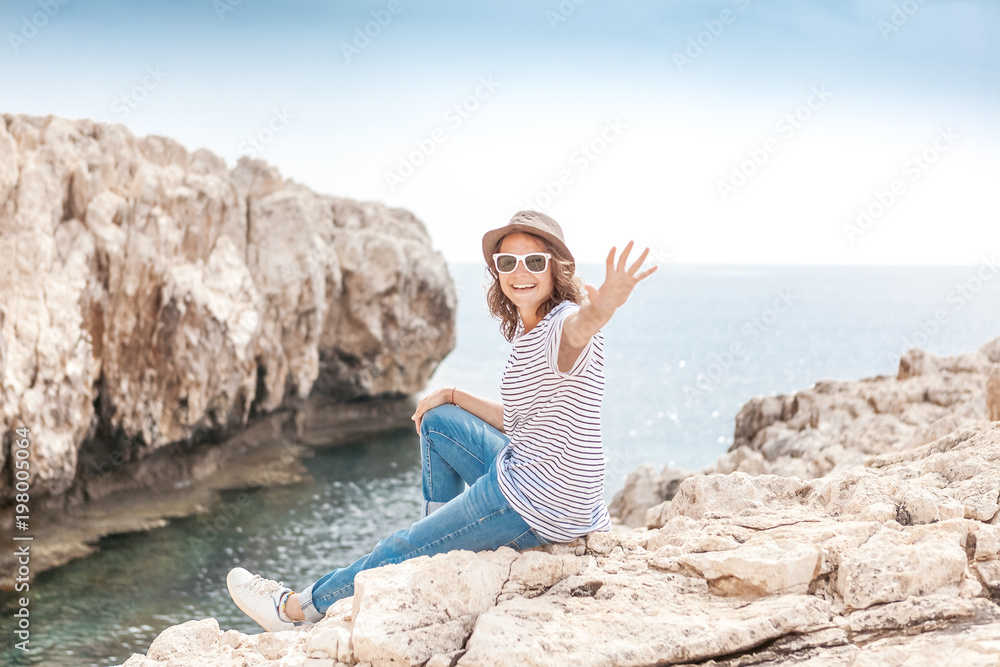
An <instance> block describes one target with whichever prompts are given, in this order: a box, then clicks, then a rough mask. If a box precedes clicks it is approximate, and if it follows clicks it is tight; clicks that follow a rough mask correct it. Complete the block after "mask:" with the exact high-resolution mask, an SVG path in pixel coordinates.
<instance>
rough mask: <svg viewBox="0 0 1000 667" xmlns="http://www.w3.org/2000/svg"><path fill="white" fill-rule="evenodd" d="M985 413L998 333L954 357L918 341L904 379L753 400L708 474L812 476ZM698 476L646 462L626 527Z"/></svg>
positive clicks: (622, 514) (999, 393)
mask: <svg viewBox="0 0 1000 667" xmlns="http://www.w3.org/2000/svg"><path fill="white" fill-rule="evenodd" d="M981 420H992V421H998V420H1000V338H997V339H995V340H993V341H990V342H988V343H986V344H985V345H983V346H982V347H980V348H979V350H977V351H976V352H973V353H969V354H962V355H958V356H954V357H939V356H936V355H934V354H933V353H931V352H927V351H925V350H921V349H919V348H914V349H911V350H909V351H908V352H907V353H906V354H904V355H903V356H902V357H901V358H900V361H899V372H898V374H897V376H896V377H886V376H881V375H880V376H877V377H874V378H866V379H863V380H856V381H852V380H822V381H820V382H817V383H815V384H814V385H813V386H812V387H811V388H809V389H805V390H803V391H799V392H796V393H794V394H790V395H784V394H781V395H777V396H761V397H756V398H752V399H750V400H749V401H747V403H746V404H745V405H744V406H743V408H742V409H741V410H740V411H739V413H738V414H737V415H736V425H735V435H734V438H733V445H732V447H730V448H729V452H728V453H726V454H725V455H724V456H722V457H720V458H719V460H718V461H716V462H715V463H714V464H713V465H711V466H709V467H708V468H706V469H705V470H702V471H701V472H702V473H703V474H709V473H713V472H720V473H728V472H735V471H742V472H748V473H750V474H754V475H760V474H765V473H769V474H775V475H784V476H795V477H799V478H801V479H813V478H815V477H822V476H823V475H827V474H829V473H831V472H835V471H839V470H844V469H847V468H851V467H856V466H861V465H864V462H865V460H866V459H867V458H868V457H870V456H873V455H876V454H886V453H890V452H897V451H902V450H907V449H910V448H913V447H916V446H918V445H922V444H924V443H927V442H931V441H932V440H935V439H937V438H939V437H941V436H943V435H945V434H947V433H949V432H951V431H954V430H955V429H958V428H960V427H962V426H967V425H971V424H975V423H977V422H978V421H981ZM692 474H694V473H692V472H691V471H688V470H680V469H674V468H669V467H667V468H664V469H663V470H662V471H660V472H659V473H657V471H656V469H655V468H654V467H652V466H650V465H648V464H647V465H646V466H642V467H640V468H638V469H636V470H635V471H633V472H632V473H631V474H630V475H629V478H628V479H627V480H626V482H625V486H624V488H623V489H622V490H621V491H619V492H618V493H617V494H616V496H615V498H614V499H613V501H612V503H611V504H610V506H609V510H610V511H611V514H612V516H613V517H614V518H615V519H616V520H617V521H619V522H621V523H623V524H625V525H626V526H642V525H645V517H646V511H647V510H648V509H649V508H651V507H654V506H655V505H658V504H660V503H662V502H665V501H668V500H670V499H671V498H672V497H673V494H674V493H675V492H676V489H677V486H678V484H679V483H680V481H681V480H683V479H684V478H685V477H688V476H690V475H692Z"/></svg>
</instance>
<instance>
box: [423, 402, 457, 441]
mask: <svg viewBox="0 0 1000 667" xmlns="http://www.w3.org/2000/svg"><path fill="white" fill-rule="evenodd" d="M457 409H458V408H457V407H455V406H454V405H452V404H451V403H444V404H443V405H438V406H436V407H433V408H431V409H430V410H428V411H427V412H425V413H424V416H423V417H421V418H420V433H421V434H422V435H424V436H426V435H428V434H429V433H430V432H431V431H441V430H442V428H443V426H444V423H445V421H447V419H448V418H449V416H452V417H453V416H454V414H453V411H454V410H457Z"/></svg>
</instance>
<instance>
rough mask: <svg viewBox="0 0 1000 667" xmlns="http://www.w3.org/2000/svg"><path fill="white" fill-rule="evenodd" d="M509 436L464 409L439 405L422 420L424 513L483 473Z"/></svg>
mask: <svg viewBox="0 0 1000 667" xmlns="http://www.w3.org/2000/svg"><path fill="white" fill-rule="evenodd" d="M508 442H509V438H508V437H507V436H505V435H504V434H503V433H501V432H500V431H498V430H496V429H495V428H493V427H492V426H490V425H489V424H487V423H486V422H484V421H483V420H482V419H480V418H479V417H476V416H475V415H473V414H472V413H470V412H467V411H465V410H463V409H462V408H460V407H458V406H455V405H451V404H445V405H439V406H438V407H436V408H432V409H430V410H428V411H427V412H426V413H425V414H424V416H423V419H422V420H421V422H420V456H421V467H422V469H423V494H424V505H423V513H422V516H425V517H426V516H427V515H428V514H430V513H431V512H433V511H435V510H437V509H438V508H440V507H441V506H442V505H444V504H445V503H447V502H448V501H449V500H451V499H452V498H455V497H457V496H458V495H459V494H460V493H462V491H464V490H465V485H466V484H468V485H470V486H471V485H472V484H473V483H474V482H475V481H476V480H477V479H479V478H480V477H482V476H483V474H484V473H485V472H486V468H487V467H488V466H490V465H492V464H493V462H494V461H496V457H497V455H498V454H499V453H500V451H501V450H502V449H503V448H504V446H506V444H507V443H508Z"/></svg>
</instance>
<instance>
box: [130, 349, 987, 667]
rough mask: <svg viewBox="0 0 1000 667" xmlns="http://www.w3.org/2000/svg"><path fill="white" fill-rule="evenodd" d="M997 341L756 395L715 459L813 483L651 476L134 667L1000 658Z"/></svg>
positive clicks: (937, 663)
mask: <svg viewBox="0 0 1000 667" xmlns="http://www.w3.org/2000/svg"><path fill="white" fill-rule="evenodd" d="M998 345H1000V339H998V341H994V342H993V343H990V344H988V345H986V346H984V347H983V348H982V349H981V350H980V351H979V352H977V353H976V354H974V355H964V356H962V357H958V358H946V359H938V358H936V357H933V355H929V354H927V353H923V352H920V351H911V352H910V353H908V354H907V356H906V357H904V359H903V361H902V363H901V372H900V377H899V378H895V379H894V378H875V379H873V380H863V381H861V382H856V383H848V382H844V383H833V385H830V384H829V383H818V384H817V386H815V387H813V388H812V389H810V390H807V391H806V392H799V394H797V395H796V396H800V397H801V400H799V401H798V408H797V409H792V408H791V407H790V405H792V404H795V399H794V398H789V397H771V398H761V399H754V400H753V401H751V402H750V403H748V405H747V406H746V407H744V409H743V410H742V411H741V412H740V418H739V419H738V420H737V426H736V429H737V444H736V446H735V448H734V450H733V452H730V453H728V454H726V455H724V456H723V457H722V458H721V459H720V461H719V462H718V463H717V464H716V466H715V468H718V469H722V468H730V469H732V468H733V467H734V462H736V461H758V463H759V461H760V460H764V461H771V462H772V463H774V464H775V465H776V466H781V465H788V466H795V467H794V468H789V471H790V472H801V473H804V474H805V475H806V476H805V477H803V476H798V475H776V474H770V473H768V472H761V473H755V474H749V473H748V472H743V471H739V470H729V471H727V472H725V473H723V472H719V471H718V470H715V471H712V470H709V471H705V473H703V474H689V475H687V476H684V475H677V474H666V475H662V476H660V474H659V473H657V476H656V477H655V478H654V477H650V475H648V474H646V473H643V472H640V473H639V474H637V475H635V476H634V479H632V480H631V481H632V482H633V485H632V486H630V487H627V488H626V489H625V490H624V493H623V494H622V496H623V497H629V498H631V500H632V501H636V500H637V499H638V498H639V496H640V495H641V493H639V491H640V490H641V489H642V488H645V489H647V490H648V489H656V490H658V489H660V488H661V485H660V482H666V484H665V486H667V487H670V488H671V489H672V490H671V496H672V497H671V499H670V500H666V501H661V500H660V499H659V498H657V497H655V496H653V495H650V496H649V497H647V499H646V502H647V505H646V506H645V507H638V506H634V505H633V506H629V507H628V509H630V511H639V510H641V511H642V514H643V516H644V517H645V518H647V519H648V526H642V527H638V528H635V529H625V528H622V527H619V529H618V530H615V531H612V532H607V533H592V534H590V535H589V536H587V537H586V538H585V539H579V540H576V541H575V542H573V543H570V544H557V545H549V546H546V547H544V548H541V549H534V550H528V551H524V552H521V553H517V552H514V551H511V550H509V549H500V550H499V551H497V552H482V553H479V554H473V553H469V552H463V551H456V552H451V553H447V554H441V555H438V556H434V557H421V558H417V559H414V560H411V561H406V562H404V563H400V564H398V565H390V566H386V567H382V568H378V569H375V570H369V571H366V572H362V573H361V574H360V575H358V578H357V580H356V594H355V595H354V597H353V598H350V599H346V600H341V601H340V602H338V603H337V604H336V605H334V606H333V607H332V608H331V609H330V610H329V612H328V613H327V617H326V618H325V619H324V620H323V621H321V622H320V623H317V624H316V625H314V626H311V627H308V628H304V629H302V630H296V631H290V632H280V633H262V634H257V635H245V634H242V633H240V632H237V631H235V630H225V631H223V630H222V629H221V628H220V627H219V624H218V623H217V622H216V620H215V619H211V618H208V619H200V620H192V621H189V622H187V623H184V624H182V625H179V626H174V627H172V628H168V629H167V630H165V631H164V632H163V633H162V634H160V636H159V637H158V638H157V639H156V640H154V641H153V643H152V645H151V646H150V647H149V650H148V652H147V654H146V655H139V654H136V655H133V656H132V657H131V658H130V659H129V660H128V661H126V662H125V666H126V667H160V666H162V665H174V664H176V665H181V664H189V663H191V662H192V661H196V662H197V664H201V665H208V666H211V665H220V666H229V665H265V664H275V665H287V666H298V665H302V666H303V667H305V666H312V667H335V666H336V667H341V666H343V665H366V666H381V665H425V666H426V667H445V666H448V667H451V666H454V665H459V666H483V667H485V666H490V667H495V666H504V665H510V666H512V667H514V666H517V667H523V666H524V665H551V666H557V665H558V666H562V665H574V666H575V665H583V666H593V667H598V666H600V667H604V666H606V665H617V666H626V665H635V666H640V665H689V666H693V665H702V666H706V665H707V666H718V667H723V666H725V667H744V666H749V665H793V664H794V665H810V666H811V667H886V666H892V667H897V666H902V665H906V666H907V667H945V666H955V667H959V666H961V667H980V666H982V667H985V666H986V665H989V666H990V667H995V666H996V665H997V664H1000V607H998V602H1000V422H997V421H989V420H988V419H987V417H989V416H990V415H995V412H993V410H994V409H995V408H996V407H998V405H1000V393H997V392H996V389H1000V386H998V380H1000V375H998V374H997V371H998V368H1000V363H998V362H1000V359H994V358H993V356H992V354H993V351H995V350H996V349H997V346H998ZM963 369H964V370H963ZM963 374H967V376H965V375H963ZM945 378H950V379H945ZM831 386H832V387H835V388H836V390H828V388H829V387H831ZM935 387H936V388H937V389H941V390H942V391H943V389H944V388H948V389H949V390H953V391H950V393H949V392H945V393H942V391H937V390H935V389H934V388H935ZM988 392H993V393H988ZM807 397H812V398H811V402H808V403H807V401H806V398H807ZM906 397H909V398H906ZM869 399H872V400H871V401H869ZM921 403H928V404H930V405H933V406H936V407H928V406H922V405H920V404H921ZM942 404H944V405H942ZM754 406H757V407H754ZM760 406H767V407H760ZM775 406H778V407H775ZM786 406H789V407H786ZM807 406H808V408H807ZM848 406H853V412H854V413H855V414H852V410H851V408H850V407H848ZM779 408H780V409H779ZM925 408H926V410H925ZM984 413H985V416H984ZM765 414H766V415H768V416H766V417H765V416H764V415H765ZM887 414H892V415H895V416H896V417H897V418H898V421H899V423H900V424H908V425H909V426H908V427H903V426H899V425H897V424H896V422H895V421H892V420H889V419H886V418H884V417H883V416H884V415H887ZM921 414H923V416H924V417H925V418H926V419H923V420H921V419H919V418H917V417H916V415H921ZM753 415H759V416H757V417H754V416H753ZM927 420H930V421H929V422H928V421H927ZM942 420H945V421H942ZM948 420H951V421H948ZM949 424H952V425H953V426H954V428H949V426H948V425H949ZM826 425H829V426H826ZM897 426H898V428H897ZM768 429H770V431H768ZM880 429H883V430H881V431H880ZM807 430H814V431H819V432H820V433H822V435H817V436H815V437H817V438H827V439H828V440H827V441H826V447H827V450H826V451H827V452H828V454H827V456H826V457H824V456H822V452H823V451H824V450H823V447H820V446H817V447H816V448H815V449H809V450H808V451H809V452H811V453H810V455H809V457H808V458H806V457H805V451H806V449H805V447H806V445H805V444H802V445H801V446H799V445H794V443H793V445H789V446H788V447H786V446H784V445H782V446H778V445H776V444H773V443H774V442H777V441H778V440H782V441H784V440H789V439H790V438H795V437H804V436H801V435H799V436H795V435H794V434H792V433H791V432H794V433H801V432H803V431H807ZM765 431H767V432H768V433H769V435H767V434H765V435H760V434H761V433H764V432H765ZM938 431H943V432H941V433H938ZM866 434H867V435H866ZM812 438H813V436H810V439H809V440H808V441H807V442H810V443H811V442H814V440H813V439H812ZM804 442H806V441H804ZM768 443H772V444H770V445H769V444H768ZM741 448H746V450H747V451H748V452H756V453H757V454H758V455H759V456H760V459H759V460H758V459H757V458H756V457H755V456H752V455H750V454H749V453H745V454H741V453H739V452H740V451H741ZM864 448H870V449H876V450H878V451H879V453H876V455H873V456H872V455H869V456H867V457H863V456H862V455H861V454H860V451H861V450H862V449H864ZM800 450H801V451H802V452H803V454H802V455H799V456H796V455H795V452H798V451H800ZM765 452H770V454H766V453H765ZM734 453H736V455H735V456H734ZM782 457H787V459H788V460H787V461H786V460H785V459H784V458H782ZM803 458H806V464H807V465H806V466H802V465H800V463H799V462H792V459H803ZM828 458H829V460H827V459H828ZM761 465H763V464H761ZM654 472H655V470H654ZM636 481H638V482H639V483H638V484H635V482H636ZM654 482H655V483H654ZM652 503H655V505H652ZM619 505H620V506H625V505H624V501H619ZM223 585H224V584H223V583H221V582H220V586H223Z"/></svg>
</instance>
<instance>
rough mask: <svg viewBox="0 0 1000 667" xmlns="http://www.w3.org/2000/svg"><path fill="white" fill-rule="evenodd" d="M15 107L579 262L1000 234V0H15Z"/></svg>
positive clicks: (0, 13)
mask: <svg viewBox="0 0 1000 667" xmlns="http://www.w3.org/2000/svg"><path fill="white" fill-rule="evenodd" d="M0 26H2V28H3V34H4V43H3V44H2V45H0V73H2V74H0V76H2V78H0V110H2V111H5V112H16V113H31V114H56V115H60V116H66V117H70V118H80V117H90V118H94V119H98V120H103V119H106V120H110V121H116V122H123V123H125V124H126V125H127V126H128V127H129V128H130V129H131V130H132V131H133V132H135V133H136V134H140V135H141V134H162V135H167V136H169V137H172V138H175V139H177V140H178V141H180V142H181V143H182V144H184V145H185V146H186V147H187V148H189V149H192V150H193V149H195V148H199V147H205V148H208V149H210V150H212V151H214V152H216V153H218V154H219V155H221V156H223V157H224V158H225V159H226V160H227V161H230V162H235V160H236V159H237V158H238V157H239V156H240V155H242V154H254V155H256V156H257V157H261V158H263V159H266V160H267V161H268V162H271V163H272V164H274V165H276V166H277V167H278V168H279V169H280V170H281V172H282V174H283V175H284V176H285V177H287V178H291V179H294V180H296V181H299V182H302V183H305V184H306V185H308V186H309V187H311V188H313V189H315V190H317V191H320V192H324V193H329V194H335V195H340V196H348V197H353V198H357V199H372V200H381V201H384V202H386V203H387V204H389V205H391V206H400V207H404V208H407V209H409V210H411V211H413V212H414V213H415V214H416V215H417V216H418V217H419V218H420V219H421V220H423V221H424V223H425V224H426V225H427V227H428V228H429V230H430V233H431V235H432V237H433V240H434V245H435V246H436V247H437V248H439V249H440V250H442V251H443V252H444V254H445V256H446V257H447V258H448V259H449V260H451V261H463V260H477V259H478V258H479V257H480V239H481V238H482V234H483V232H484V231H486V230H488V229H492V228H494V227H499V226H501V225H503V224H504V223H505V222H506V221H507V220H508V219H509V218H510V216H511V215H512V214H513V213H514V212H515V211H517V210H520V209H522V208H537V209H539V210H543V211H545V212H547V213H549V214H550V215H552V216H553V217H554V218H555V219H556V220H558V221H559V222H560V223H561V224H562V225H563V227H564V229H565V230H566V236H567V241H568V242H569V245H570V247H571V248H572V249H573V250H574V252H575V253H576V255H577V258H578V259H579V260H581V261H596V260H601V259H602V258H603V257H604V256H605V255H606V253H607V251H608V249H609V248H610V247H611V245H613V244H618V245H619V247H620V246H621V245H623V244H624V243H625V242H626V241H627V240H628V239H630V238H634V239H635V240H636V241H637V243H642V244H646V245H650V246H652V247H653V248H654V250H655V251H656V254H657V256H658V257H659V258H660V260H661V261H666V262H677V263H724V264H726V263H739V264H787V263H791V264H817V263H832V264H855V263H863V264H978V263H980V262H981V261H982V258H983V257H984V256H989V255H990V254H991V253H995V252H997V251H1000V203H998V200H1000V196H998V195H1000V126H998V121H997V119H998V118H1000V39H998V38H997V36H998V35H1000V2H996V0H885V1H883V0H826V1H821V0H720V1H709V0H669V1H662V2H652V1H647V2H640V1H629V0H624V1H623V0H616V1H615V2H610V1H603V2H599V1H598V0H562V2H559V1H558V0H549V1H546V0H540V1H535V2H529V1H527V0H503V1H502V2H501V1H499V0H497V1H494V2H474V1H470V0H448V1H427V2H419V3H418V2H407V1H405V0H393V1H377V2H360V1H359V2H320V1H318V0H313V1H303V0H292V1H289V0H286V1H283V2H265V1H263V0H242V1H240V0H214V1H213V0H174V1H163V2H118V1H112V0H106V1H100V0H35V1H33V2H32V1H22V0H13V1H12V0H5V2H3V3H2V5H0Z"/></svg>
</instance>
